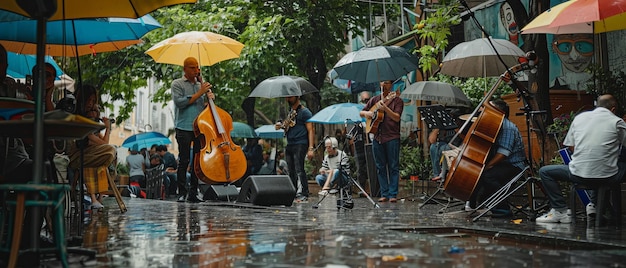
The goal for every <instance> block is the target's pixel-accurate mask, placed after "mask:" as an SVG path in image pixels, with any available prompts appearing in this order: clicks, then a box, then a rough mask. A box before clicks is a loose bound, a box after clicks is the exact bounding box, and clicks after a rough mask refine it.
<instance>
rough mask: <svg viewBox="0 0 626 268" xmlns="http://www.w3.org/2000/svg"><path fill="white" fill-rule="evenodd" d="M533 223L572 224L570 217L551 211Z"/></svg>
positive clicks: (566, 214) (569, 215)
mask: <svg viewBox="0 0 626 268" xmlns="http://www.w3.org/2000/svg"><path fill="white" fill-rule="evenodd" d="M535 221H536V222H538V223H559V222H560V223H570V222H572V215H571V214H568V213H567V212H565V213H562V212H558V211H557V210H555V209H551V210H550V211H549V212H548V213H546V214H544V215H543V216H541V217H538V218H537V219H535Z"/></svg>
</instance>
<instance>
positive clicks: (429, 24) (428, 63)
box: [414, 2, 461, 77]
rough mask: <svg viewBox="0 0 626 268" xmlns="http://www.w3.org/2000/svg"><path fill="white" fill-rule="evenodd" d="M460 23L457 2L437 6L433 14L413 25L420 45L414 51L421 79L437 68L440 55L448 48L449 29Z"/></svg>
mask: <svg viewBox="0 0 626 268" xmlns="http://www.w3.org/2000/svg"><path fill="white" fill-rule="evenodd" d="M459 23H461V17H460V15H459V4H458V3H457V2H455V3H452V4H449V5H442V6H438V7H437V9H436V10H435V12H433V13H431V14H428V16H427V17H426V18H424V19H422V20H421V21H420V23H419V24H416V25H415V27H414V28H415V29H417V34H418V35H419V37H420V38H421V39H422V45H421V46H420V47H418V48H417V49H416V51H417V54H418V55H419V57H420V58H419V66H420V69H421V70H422V74H423V75H424V76H423V77H428V76H430V75H429V73H430V71H432V69H433V67H435V66H439V62H440V61H441V58H440V56H441V54H442V53H443V52H444V50H445V49H446V47H447V46H448V37H449V36H450V35H451V34H452V33H451V32H450V28H451V27H452V26H454V25H458V24H459Z"/></svg>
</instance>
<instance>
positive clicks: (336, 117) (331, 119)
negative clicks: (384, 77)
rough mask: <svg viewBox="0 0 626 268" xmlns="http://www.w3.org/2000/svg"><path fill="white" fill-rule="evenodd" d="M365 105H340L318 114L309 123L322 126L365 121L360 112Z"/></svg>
mask: <svg viewBox="0 0 626 268" xmlns="http://www.w3.org/2000/svg"><path fill="white" fill-rule="evenodd" d="M364 106H365V105H363V104H359V103H338V104H333V105H331V106H328V107H326V108H324V109H322V110H320V111H319V112H317V113H316V114H315V115H313V117H311V119H309V121H308V122H313V123H320V124H345V123H347V122H348V121H350V122H360V121H364V118H362V117H361V116H360V115H359V112H361V110H362V109H363V107H364Z"/></svg>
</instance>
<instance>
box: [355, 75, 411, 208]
mask: <svg viewBox="0 0 626 268" xmlns="http://www.w3.org/2000/svg"><path fill="white" fill-rule="evenodd" d="M392 87H393V81H382V82H380V88H381V91H382V94H380V95H378V96H375V97H373V98H371V99H370V101H369V102H368V103H367V104H366V105H365V107H364V108H363V110H361V112H360V113H359V114H360V115H361V117H365V119H366V120H367V123H368V125H367V126H366V129H367V130H368V135H370V138H371V139H372V152H373V154H374V162H375V163H376V174H377V176H378V183H379V184H380V196H381V197H380V198H379V199H378V202H387V201H389V202H392V203H395V202H398V199H397V195H398V181H399V179H400V173H399V163H398V162H399V159H400V115H402V110H403V109H404V103H403V101H402V99H400V98H398V97H397V96H396V94H395V92H392V91H391V88H392Z"/></svg>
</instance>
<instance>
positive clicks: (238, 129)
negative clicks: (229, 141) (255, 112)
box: [230, 122, 256, 138]
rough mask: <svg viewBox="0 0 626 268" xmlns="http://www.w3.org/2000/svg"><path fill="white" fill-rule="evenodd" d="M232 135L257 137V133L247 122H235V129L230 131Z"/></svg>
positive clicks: (234, 136)
mask: <svg viewBox="0 0 626 268" xmlns="http://www.w3.org/2000/svg"><path fill="white" fill-rule="evenodd" d="M230 136H231V137H233V138H256V133H254V129H253V128H252V127H251V126H250V125H248V124H246V123H241V122H233V130H231V131H230Z"/></svg>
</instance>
